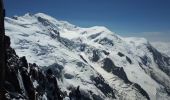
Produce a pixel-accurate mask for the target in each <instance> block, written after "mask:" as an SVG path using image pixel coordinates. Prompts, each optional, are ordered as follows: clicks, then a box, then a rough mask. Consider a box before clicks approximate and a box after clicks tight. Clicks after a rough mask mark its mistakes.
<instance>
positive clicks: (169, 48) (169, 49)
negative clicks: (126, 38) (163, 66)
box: [151, 42, 170, 57]
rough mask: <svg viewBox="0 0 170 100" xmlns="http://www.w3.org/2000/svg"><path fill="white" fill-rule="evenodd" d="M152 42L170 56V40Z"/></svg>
mask: <svg viewBox="0 0 170 100" xmlns="http://www.w3.org/2000/svg"><path fill="white" fill-rule="evenodd" d="M151 44H152V45H153V46H154V47H155V48H157V49H158V50H159V51H160V52H162V53H164V54H166V55H168V56H169V57H170V42H151Z"/></svg>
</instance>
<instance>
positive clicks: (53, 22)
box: [5, 13, 170, 100]
mask: <svg viewBox="0 0 170 100" xmlns="http://www.w3.org/2000/svg"><path fill="white" fill-rule="evenodd" d="M5 29H6V34H7V35H8V36H10V37H11V45H12V47H13V48H14V49H15V50H16V53H17V54H18V55H19V56H26V58H27V60H28V62H30V63H36V64H38V65H40V66H49V65H52V64H54V63H58V64H60V65H62V66H64V69H63V73H62V74H63V80H62V81H60V83H59V85H61V86H63V90H66V91H69V90H68V89H67V87H69V86H74V87H77V86H78V85H80V89H81V90H85V91H89V90H91V91H93V92H94V93H95V94H96V95H100V96H101V97H102V98H103V99H112V98H109V97H106V96H105V95H104V94H103V93H102V91H100V90H99V89H98V88H97V87H96V86H95V85H94V84H93V83H94V82H93V80H91V79H90V77H91V76H95V77H96V76H98V75H101V76H102V77H103V78H104V80H105V82H106V83H108V84H109V85H110V86H111V87H112V88H113V89H115V91H116V93H115V94H116V97H117V99H125V100H136V99H138V100H140V99H141V100H143V99H146V98H145V97H143V96H142V95H141V94H140V93H139V92H138V91H137V90H136V89H134V88H133V87H132V86H130V85H128V84H125V83H124V82H123V80H122V79H120V78H119V77H117V76H116V75H114V74H112V73H108V72H107V71H105V70H104V69H103V68H102V65H103V63H102V61H103V59H104V58H110V59H111V60H112V61H113V62H114V64H115V65H116V66H118V67H123V69H124V71H125V73H126V74H127V77H128V79H129V80H130V81H131V82H134V83H137V84H139V85H140V86H141V87H142V88H143V89H144V90H145V91H146V92H147V93H148V94H149V97H150V99H151V100H161V99H162V100H170V97H169V96H168V95H167V93H166V92H165V90H164V89H163V86H162V85H161V84H159V83H158V82H156V81H155V80H154V79H153V78H152V77H151V76H150V74H149V73H147V71H148V72H149V71H150V70H152V71H153V72H154V73H155V74H157V75H159V77H161V78H164V79H165V80H166V81H167V82H169V83H170V77H169V76H168V75H167V74H165V73H164V72H163V71H161V70H160V69H159V68H158V66H157V65H156V63H155V62H154V59H153V55H152V54H151V53H150V52H149V50H148V49H147V46H148V45H149V42H148V41H147V40H146V39H144V38H135V37H131V38H123V37H121V36H119V35H117V34H115V33H114V32H111V31H110V30H109V29H107V28H106V27H103V26H94V27H90V28H82V27H78V26H76V25H72V24H70V23H69V22H66V21H60V20H57V19H55V18H53V17H51V16H48V15H46V14H43V13H37V14H29V13H28V14H25V15H24V16H17V17H14V18H9V17H6V18H5ZM56 31H59V32H60V37H58V35H57V34H56ZM83 46H85V49H84V50H82V51H81V50H80V49H81V48H82V47H83ZM93 50H97V51H98V52H99V55H100V59H99V60H98V61H97V62H94V61H92V56H93ZM103 51H107V52H109V53H110V54H109V55H105V54H104V53H103ZM118 52H121V53H123V54H124V55H125V56H124V57H120V56H118ZM80 55H81V57H80ZM126 56H127V57H129V58H130V59H131V61H132V64H130V63H128V61H127V60H126ZM143 56H147V57H148V58H149V60H150V62H149V63H148V66H149V67H148V66H147V65H143V67H144V68H146V69H145V70H143V69H142V68H141V67H140V65H139V62H141V60H140V57H143ZM82 57H83V59H82ZM78 63H81V64H82V66H80V65H78ZM66 74H67V75H69V76H70V77H71V78H65V77H64V76H65V75H66ZM169 87H170V85H169ZM162 91H163V92H162ZM120 95H121V96H122V97H121V98H120V97H119V96H120ZM160 98H161V99H160Z"/></svg>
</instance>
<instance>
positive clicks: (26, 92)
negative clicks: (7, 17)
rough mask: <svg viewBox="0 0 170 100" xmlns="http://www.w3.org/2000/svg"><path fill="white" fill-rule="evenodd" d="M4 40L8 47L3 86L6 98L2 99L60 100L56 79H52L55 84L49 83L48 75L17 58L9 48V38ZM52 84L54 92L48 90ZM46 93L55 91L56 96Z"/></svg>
mask: <svg viewBox="0 0 170 100" xmlns="http://www.w3.org/2000/svg"><path fill="white" fill-rule="evenodd" d="M6 38H7V39H6V43H7V45H8V46H7V48H6V68H7V69H6V75H5V76H6V78H5V85H4V88H5V90H6V91H5V95H6V97H4V99H10V100H11V99H29V100H39V99H40V100H42V99H43V100H44V99H50V98H56V99H57V100H62V92H61V91H60V89H59V88H58V85H57V83H56V82H57V80H56V78H55V77H54V78H53V80H55V81H56V82H55V83H53V82H49V81H51V79H50V78H49V77H47V76H48V74H44V71H42V70H40V68H39V66H37V65H36V64H35V63H34V64H31V63H29V64H28V62H27V60H26V58H25V56H23V57H18V56H17V54H16V53H15V50H14V49H12V48H11V47H10V38H9V37H8V36H6ZM51 76H52V75H51ZM53 84H55V85H56V86H53V87H52V88H53V89H54V90H51V89H50V88H48V86H49V85H53ZM48 91H53V92H55V91H56V94H53V95H50V94H49V93H48ZM49 95H50V96H49ZM56 95H57V96H56ZM56 99H55V100H56ZM51 100H54V99H51Z"/></svg>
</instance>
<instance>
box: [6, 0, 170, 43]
mask: <svg viewBox="0 0 170 100" xmlns="http://www.w3.org/2000/svg"><path fill="white" fill-rule="evenodd" d="M4 1H5V7H6V13H7V16H13V15H23V14H25V13H27V12H30V13H38V12H43V13H46V14H49V15H51V16H53V17H55V18H57V19H59V20H66V21H69V22H70V23H72V24H75V25H78V26H82V27H90V26H94V25H101V26H106V27H107V28H109V29H110V30H112V31H114V32H117V33H118V34H119V35H121V36H135V37H145V38H147V39H148V40H150V41H166V42H167V41H168V42H170V39H169V38H170V0H4Z"/></svg>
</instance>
